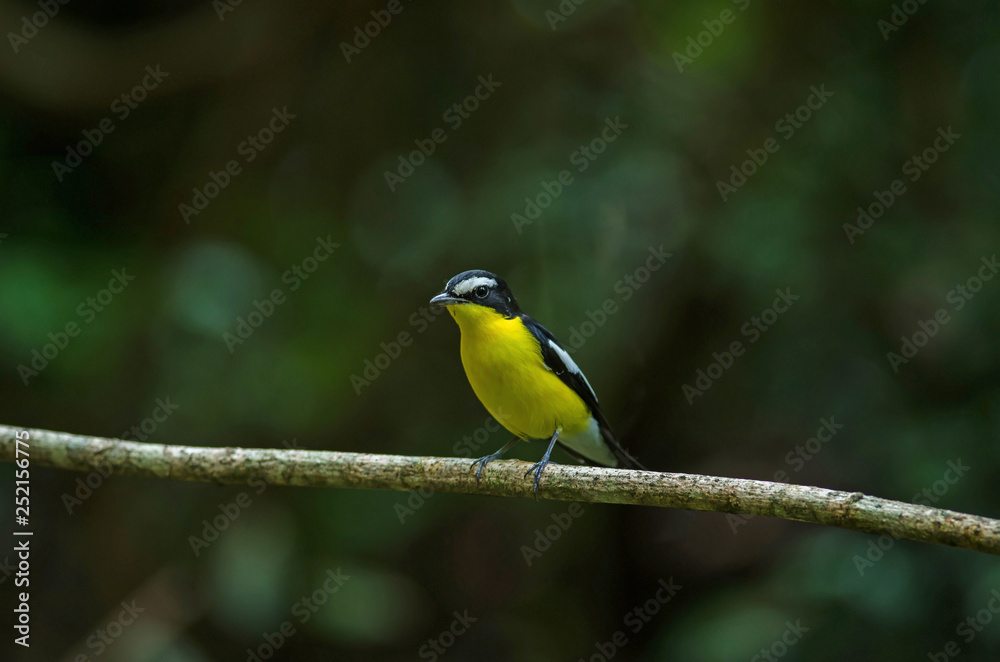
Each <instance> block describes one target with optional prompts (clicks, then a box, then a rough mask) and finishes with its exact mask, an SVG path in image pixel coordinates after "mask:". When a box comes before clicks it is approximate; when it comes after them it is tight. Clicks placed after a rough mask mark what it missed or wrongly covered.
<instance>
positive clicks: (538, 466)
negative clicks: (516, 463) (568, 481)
mask: <svg viewBox="0 0 1000 662" xmlns="http://www.w3.org/2000/svg"><path fill="white" fill-rule="evenodd" d="M548 464H549V458H548V456H547V455H546V457H543V458H542V459H541V460H540V461H538V462H535V463H534V464H533V465H531V468H530V469H528V470H527V471H525V472H524V477H525V478H527V477H528V476H530V475H531V473H532V472H534V474H535V489H534V495H535V498H536V499H537V498H538V482H539V481H540V480H541V479H542V472H543V471H545V467H547V466H548Z"/></svg>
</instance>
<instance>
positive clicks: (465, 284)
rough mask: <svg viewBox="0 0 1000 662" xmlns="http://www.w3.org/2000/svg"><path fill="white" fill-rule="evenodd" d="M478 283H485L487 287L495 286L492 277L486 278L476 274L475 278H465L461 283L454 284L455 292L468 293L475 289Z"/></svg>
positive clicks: (458, 293)
mask: <svg viewBox="0 0 1000 662" xmlns="http://www.w3.org/2000/svg"><path fill="white" fill-rule="evenodd" d="M480 285H486V286H487V287H496V286H497V282H496V281H495V280H493V279H492V278H487V277H485V276H476V277H475V278H466V279H465V280H463V281H462V282H461V283H459V284H458V285H456V286H455V294H457V295H459V296H461V295H463V294H468V293H469V292H471V291H472V290H474V289H476V288H477V287H479V286H480Z"/></svg>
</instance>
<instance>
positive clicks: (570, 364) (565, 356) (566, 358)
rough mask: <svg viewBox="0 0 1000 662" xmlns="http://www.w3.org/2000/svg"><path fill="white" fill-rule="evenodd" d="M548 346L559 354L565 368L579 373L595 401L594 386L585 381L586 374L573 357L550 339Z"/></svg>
mask: <svg viewBox="0 0 1000 662" xmlns="http://www.w3.org/2000/svg"><path fill="white" fill-rule="evenodd" d="M549 347H551V348H552V349H553V350H555V353H556V354H558V355H559V359H560V360H561V361H562V362H563V365H564V366H566V369H567V370H569V371H570V372H571V373H573V374H574V375H580V377H581V378H582V379H583V383H584V384H586V385H587V388H588V389H590V394H591V395H592V396H594V402H597V394H596V393H594V388H593V387H592V386H591V385H590V382H589V381H587V376H586V375H584V374H583V372H581V371H580V366H578V365H577V364H576V361H574V360H573V357H572V356H570V355H569V353H568V352H566V350H565V349H563V348H562V347H560V346H559V345H558V344H556V343H554V342H552V340H551V339H550V340H549Z"/></svg>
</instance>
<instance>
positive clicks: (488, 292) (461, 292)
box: [431, 269, 520, 317]
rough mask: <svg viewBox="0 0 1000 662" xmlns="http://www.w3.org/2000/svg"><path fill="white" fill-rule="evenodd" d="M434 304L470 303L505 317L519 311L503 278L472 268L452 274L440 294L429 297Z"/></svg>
mask: <svg viewBox="0 0 1000 662" xmlns="http://www.w3.org/2000/svg"><path fill="white" fill-rule="evenodd" d="M431 304H432V305H436V306H454V305H465V304H472V305H477V306H486V307H487V308H492V309H493V310H495V311H497V312H498V313H500V314H501V315H503V316H505V317H513V316H514V315H516V314H517V313H519V312H520V308H518V306H517V301H516V300H515V299H514V295H512V294H511V293H510V288H508V287H507V283H505V282H504V279H503V278H500V276H497V275H496V274H493V273H490V272H489V271H482V270H480V269H473V270H471V271H463V272H462V273H460V274H458V275H457V276H454V277H453V278H452V279H451V280H449V281H448V284H447V285H445V286H444V289H443V290H442V291H441V293H440V294H438V295H437V296H435V297H434V298H433V299H431Z"/></svg>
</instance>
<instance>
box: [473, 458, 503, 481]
mask: <svg viewBox="0 0 1000 662" xmlns="http://www.w3.org/2000/svg"><path fill="white" fill-rule="evenodd" d="M499 458H500V453H493V454H492V455H484V456H483V457H481V458H479V459H478V460H476V461H475V462H473V463H472V464H471V465H470V468H472V467H474V466H476V465H477V464H478V465H479V470H478V471H477V472H476V485H478V484H479V481H480V479H481V478H482V477H483V469H485V468H486V465H487V464H489V463H490V462H492V461H493V460H497V459H499Z"/></svg>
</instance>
